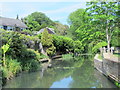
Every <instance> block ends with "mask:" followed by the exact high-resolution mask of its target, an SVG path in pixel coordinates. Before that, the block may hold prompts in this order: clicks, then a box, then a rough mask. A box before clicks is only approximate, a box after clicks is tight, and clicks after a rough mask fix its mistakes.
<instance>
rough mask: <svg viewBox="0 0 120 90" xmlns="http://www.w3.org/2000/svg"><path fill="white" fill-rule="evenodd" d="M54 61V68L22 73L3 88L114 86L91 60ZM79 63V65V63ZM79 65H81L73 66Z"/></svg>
mask: <svg viewBox="0 0 120 90" xmlns="http://www.w3.org/2000/svg"><path fill="white" fill-rule="evenodd" d="M81 62H82V60H80V62H77V63H76V62H68V61H67V62H66V61H59V62H54V63H53V64H54V68H51V69H47V70H44V71H41V72H40V71H38V72H33V73H29V74H22V75H20V76H18V77H16V78H14V79H12V80H10V81H8V82H7V84H6V86H4V88H114V87H115V86H114V85H113V84H112V83H111V82H110V81H109V80H108V79H107V78H106V77H105V76H103V75H102V74H100V73H99V72H98V71H97V70H95V69H94V68H93V66H92V63H91V62H88V60H86V61H85V60H84V62H82V63H83V64H81ZM79 64H80V65H79ZM75 66H81V67H75ZM72 67H75V68H72Z"/></svg>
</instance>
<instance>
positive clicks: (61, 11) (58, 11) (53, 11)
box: [44, 3, 85, 14]
mask: <svg viewBox="0 0 120 90" xmlns="http://www.w3.org/2000/svg"><path fill="white" fill-rule="evenodd" d="M82 7H85V6H84V5H83V4H82V3H79V4H75V5H73V6H68V7H64V8H60V9H56V10H50V11H44V13H46V14H56V13H65V12H69V13H70V12H73V11H75V10H76V9H79V8H82Z"/></svg>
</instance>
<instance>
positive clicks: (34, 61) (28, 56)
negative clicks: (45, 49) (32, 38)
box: [19, 49, 40, 71]
mask: <svg viewBox="0 0 120 90" xmlns="http://www.w3.org/2000/svg"><path fill="white" fill-rule="evenodd" d="M39 58H40V54H39V53H38V52H37V51H34V50H33V49H27V50H26V51H24V52H22V55H21V57H19V62H21V65H22V69H23V70H28V71H32V70H34V71H35V70H37V68H38V65H39V63H38V59H39ZM33 66H35V67H33Z"/></svg>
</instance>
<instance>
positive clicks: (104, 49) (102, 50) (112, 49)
mask: <svg viewBox="0 0 120 90" xmlns="http://www.w3.org/2000/svg"><path fill="white" fill-rule="evenodd" d="M114 50H115V49H114V47H111V48H110V49H108V48H105V47H103V48H100V53H111V54H113V53H114Z"/></svg>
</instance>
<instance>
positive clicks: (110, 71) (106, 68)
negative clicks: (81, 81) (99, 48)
mask: <svg viewBox="0 0 120 90" xmlns="http://www.w3.org/2000/svg"><path fill="white" fill-rule="evenodd" d="M97 57H98V55H96V56H95V58H94V67H95V68H96V69H97V70H98V71H100V72H101V73H103V74H104V75H106V76H107V77H109V78H110V79H111V80H113V81H117V82H118V83H120V62H119V61H117V60H111V59H108V58H107V59H106V58H104V59H103V60H100V59H98V58H97Z"/></svg>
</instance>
